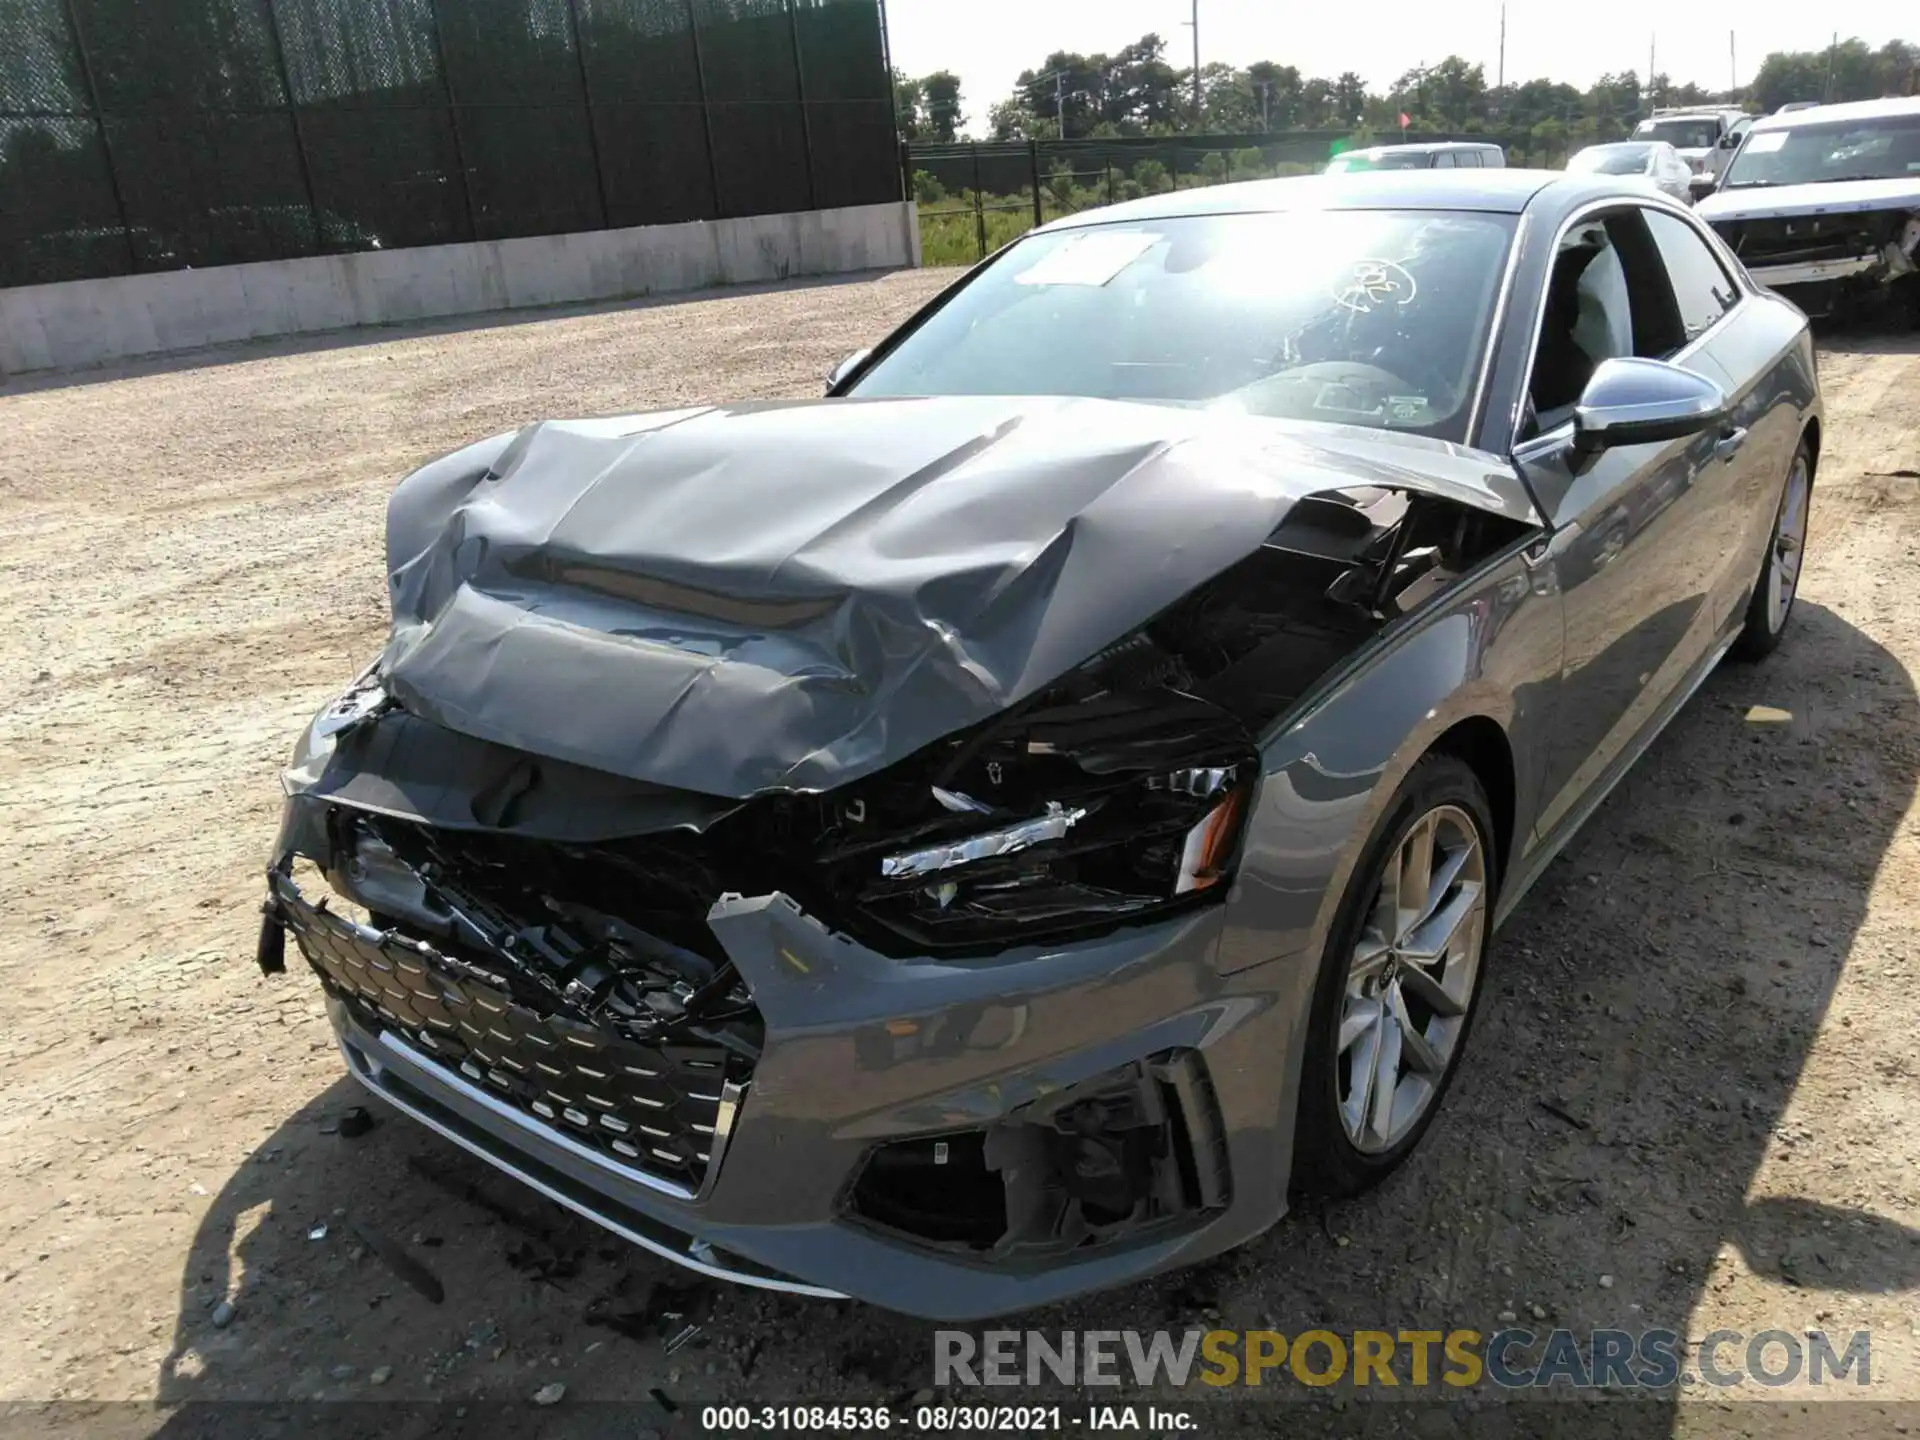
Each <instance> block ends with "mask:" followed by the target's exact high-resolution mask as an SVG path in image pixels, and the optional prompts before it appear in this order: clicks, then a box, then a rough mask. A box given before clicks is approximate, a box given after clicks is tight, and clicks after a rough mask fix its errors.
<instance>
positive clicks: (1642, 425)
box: [1573, 358, 1732, 455]
mask: <svg viewBox="0 0 1920 1440" xmlns="http://www.w3.org/2000/svg"><path fill="white" fill-rule="evenodd" d="M1731 408H1732V402H1731V401H1729V400H1728V399H1727V392H1726V391H1724V390H1722V389H1721V388H1720V387H1719V386H1718V385H1716V384H1714V383H1713V381H1711V380H1709V379H1707V378H1706V377H1705V376H1702V375H1696V374H1694V373H1693V372H1692V371H1691V370H1682V369H1681V368H1680V367H1679V366H1678V365H1669V364H1668V363H1667V362H1666V361H1664V360H1641V359H1637V358H1621V359H1616V360H1603V361H1601V362H1600V365H1599V368H1598V369H1596V370H1595V371H1594V372H1593V378H1592V379H1591V380H1589V381H1588V382H1587V388H1586V389H1585V390H1583V391H1581V392H1580V399H1579V402H1578V403H1577V404H1576V405H1575V406H1574V407H1573V448H1574V449H1575V450H1576V451H1578V452H1580V453H1581V454H1583V455H1597V454H1599V453H1600V452H1601V451H1602V450H1611V449H1613V448H1614V447H1615V446H1617V445H1648V444H1652V443H1653V442H1655V441H1658V440H1678V439H1680V438H1681V437H1682V436H1685V435H1697V434H1699V433H1700V432H1701V431H1702V430H1705V429H1707V428H1709V427H1710V426H1714V425H1718V424H1719V423H1720V422H1721V421H1723V420H1725V419H1726V418H1727V414H1728V412H1729V410H1731Z"/></svg>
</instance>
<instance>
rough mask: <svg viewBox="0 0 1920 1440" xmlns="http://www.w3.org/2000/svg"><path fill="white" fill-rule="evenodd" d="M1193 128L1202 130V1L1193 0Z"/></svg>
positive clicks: (1191, 23)
mask: <svg viewBox="0 0 1920 1440" xmlns="http://www.w3.org/2000/svg"><path fill="white" fill-rule="evenodd" d="M1186 23H1187V24H1189V25H1191V26H1193V128H1194V129H1195V130H1198V129H1199V128H1200V0H1193V19H1191V20H1189V21H1187V22H1186Z"/></svg>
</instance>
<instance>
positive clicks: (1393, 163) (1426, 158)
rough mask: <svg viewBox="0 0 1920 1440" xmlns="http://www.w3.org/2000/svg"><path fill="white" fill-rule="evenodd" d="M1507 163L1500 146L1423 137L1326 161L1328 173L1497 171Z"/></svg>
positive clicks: (1350, 151) (1375, 146)
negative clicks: (1430, 139) (1410, 141)
mask: <svg viewBox="0 0 1920 1440" xmlns="http://www.w3.org/2000/svg"><path fill="white" fill-rule="evenodd" d="M1506 163H1507V152H1506V151H1505V150H1503V149H1501V148H1500V147H1499V146H1498V145H1487V144H1482V143H1479V142H1477V141H1467V140H1432V141H1427V140H1422V141H1416V142H1413V143H1410V144H1406V145H1374V146H1371V147H1369V148H1368V149H1365V150H1349V151H1347V153H1346V154H1344V155H1336V156H1334V157H1333V159H1331V160H1329V161H1328V162H1327V168H1326V173H1327V174H1329V175H1345V174H1350V173H1353V172H1355V171H1363V170H1497V169H1501V168H1503V167H1504V166H1505V165H1506Z"/></svg>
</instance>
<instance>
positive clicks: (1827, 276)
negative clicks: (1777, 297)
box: [1747, 254, 1886, 290]
mask: <svg viewBox="0 0 1920 1440" xmlns="http://www.w3.org/2000/svg"><path fill="white" fill-rule="evenodd" d="M1885 263H1886V261H1885V258H1884V257H1882V256H1880V255H1877V254H1876V255H1852V256H1846V257H1843V258H1840V259H1835V260H1810V261H1806V262H1803V263H1801V264H1797V265H1758V266H1752V267H1750V268H1749V269H1748V271H1747V273H1748V274H1749V275H1751V276H1753V278H1754V280H1755V282H1756V283H1758V284H1761V285H1764V286H1766V287H1767V289H1769V290H1778V289H1779V288H1780V287H1781V286H1783V285H1817V284H1819V283H1820V282H1822V281H1824V280H1846V279H1850V278H1851V277H1853V276H1855V275H1865V274H1867V273H1868V272H1869V271H1872V270H1876V269H1878V268H1880V267H1881V266H1882V265H1884V264H1885Z"/></svg>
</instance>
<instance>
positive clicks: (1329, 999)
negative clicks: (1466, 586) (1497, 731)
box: [1293, 754, 1499, 1196]
mask: <svg viewBox="0 0 1920 1440" xmlns="http://www.w3.org/2000/svg"><path fill="white" fill-rule="evenodd" d="M1493 834H1494V832H1493V824H1492V820H1491V812H1490V810H1489V807H1488V805H1487V796H1486V791H1485V790H1484V789H1483V788H1482V787H1481V784H1480V781H1479V779H1478V778H1477V777H1476V776H1475V775H1474V773H1473V771H1472V769H1471V768H1470V767H1469V766H1467V765H1466V764H1465V763H1464V762H1463V761H1461V760H1459V759H1457V758H1455V757H1454V756H1451V755H1439V754H1436V755H1428V756H1427V757H1425V758H1424V759H1423V760H1421V761H1420V763H1419V764H1418V765H1416V766H1414V768H1413V770H1412V772H1411V773H1410V774H1409V775H1408V776H1407V778H1406V779H1405V781H1403V782H1402V783H1401V786H1400V788H1399V790H1398V792H1396V794H1395V796H1394V799H1393V803H1392V804H1390V805H1389V806H1388V807H1387V813H1386V815H1385V817H1384V818H1383V819H1382V820H1381V821H1380V823H1379V825H1378V826H1377V827H1376V828H1375V830H1374V833H1373V835H1372V836H1371V837H1370V838H1369V840H1368V842H1367V848H1366V850H1365V851H1364V852H1363V853H1362V856H1361V860H1360V864H1359V865H1358V866H1357V867H1356V868H1355V871H1354V874H1353V878H1352V879H1351V880H1350V881H1349V882H1348V885H1347V891H1346V894H1345V895H1343V896H1342V897H1341V901H1340V908H1339V910H1338V911H1337V912H1336V913H1335V921H1334V926H1333V930H1332V933H1331V934H1330V935H1329V936H1328V940H1327V948H1326V952H1325V954H1324V955H1323V956H1322V957H1321V962H1320V977H1319V980H1318V981H1317V983H1316V984H1315V987H1314V997H1313V1011H1312V1015H1311V1016H1310V1018H1309V1021H1308V1035H1307V1048H1306V1055H1305V1058H1304V1060H1303V1063H1302V1067H1301V1079H1300V1117H1299V1123H1298V1125H1297V1127H1296V1130H1295V1140H1294V1157H1293V1175H1294V1183H1295V1185H1296V1186H1298V1187H1299V1188H1300V1189H1302V1190H1305V1191H1307V1192H1309V1193H1315V1194H1322V1195H1334V1196H1340V1195H1356V1194H1359V1193H1360V1192H1361V1191H1363V1190H1368V1189H1371V1188H1372V1187H1373V1186H1375V1185H1377V1184H1379V1183H1380V1182H1381V1181H1382V1180H1384V1179H1386V1177H1387V1176H1388V1175H1390V1174H1392V1173H1393V1171H1394V1170H1395V1169H1397V1168H1398V1167H1399V1166H1400V1165H1401V1163H1402V1162H1404V1161H1405V1160H1406V1158H1407V1157H1408V1156H1409V1155H1410V1154H1412V1153H1413V1150H1414V1147H1415V1146H1417V1145H1418V1144H1419V1143H1420V1137H1421V1136H1422V1135H1424V1134H1426V1131H1427V1127H1428V1126H1429V1125H1431V1124H1432V1123H1433V1118H1434V1116H1435V1115H1436V1114H1437V1113H1438V1112H1439V1109H1440V1102H1441V1100H1442V1099H1443V1098H1444V1097H1445V1095H1446V1092H1447V1089H1448V1087H1449V1086H1450V1085H1451V1084H1452V1083H1453V1077H1454V1074H1455V1072H1456V1071H1457V1070H1458V1068H1459V1063H1460V1056H1461V1055H1462V1053H1464V1051H1465V1049H1466V1042H1467V1034H1468V1031H1469V1030H1470V1029H1471V1027H1472V1024H1473V1016H1474V1012H1475V1010H1476V1009H1477V1008H1478V1005H1479V1000H1480V992H1481V989H1482V986H1481V979H1482V976H1483V975H1484V974H1485V970H1486V965H1485V960H1486V950H1487V941H1488V937H1489V934H1490V932H1491V930H1492V924H1491V920H1492V903H1493V895H1494V885H1495V880H1496V878H1497V876H1498V873H1499V871H1498V865H1497V860H1498V857H1497V856H1496V855H1495V853H1494V844H1493Z"/></svg>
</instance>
